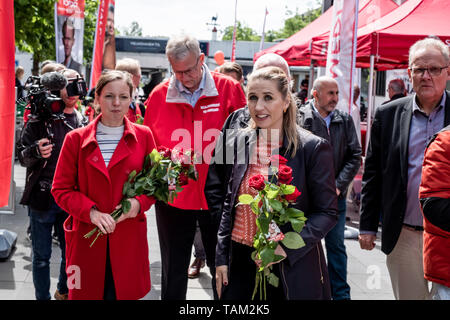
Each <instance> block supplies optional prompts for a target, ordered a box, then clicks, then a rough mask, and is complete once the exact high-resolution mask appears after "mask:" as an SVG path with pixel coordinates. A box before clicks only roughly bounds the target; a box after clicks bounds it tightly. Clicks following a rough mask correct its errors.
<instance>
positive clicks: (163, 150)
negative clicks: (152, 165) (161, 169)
mask: <svg viewBox="0 0 450 320" xmlns="http://www.w3.org/2000/svg"><path fill="white" fill-rule="evenodd" d="M157 150H158V152H159V153H160V154H161V155H162V156H163V157H164V158H170V157H171V155H172V152H171V151H170V149H169V148H167V147H164V146H159V147H158V148H157Z"/></svg>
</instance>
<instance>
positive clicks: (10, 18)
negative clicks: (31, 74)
mask: <svg viewBox="0 0 450 320" xmlns="http://www.w3.org/2000/svg"><path fill="white" fill-rule="evenodd" d="M0 30H4V31H7V32H0V43H1V44H2V49H1V50H0V97H1V98H2V101H1V103H0V130H1V133H0V207H5V206H7V205H8V198H9V193H10V188H11V167H12V162H13V147H14V122H15V121H14V120H15V119H14V116H15V113H14V109H15V103H14V98H15V89H14V87H15V82H14V54H15V42H14V2H13V0H3V1H2V4H1V10H0Z"/></svg>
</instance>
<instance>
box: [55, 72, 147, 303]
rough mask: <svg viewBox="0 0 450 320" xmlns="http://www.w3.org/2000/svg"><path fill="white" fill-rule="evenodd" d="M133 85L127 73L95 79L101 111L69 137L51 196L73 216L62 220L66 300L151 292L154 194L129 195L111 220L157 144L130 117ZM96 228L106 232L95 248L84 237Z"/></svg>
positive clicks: (110, 297) (108, 297) (130, 296)
mask: <svg viewBox="0 0 450 320" xmlns="http://www.w3.org/2000/svg"><path fill="white" fill-rule="evenodd" d="M132 90H133V84H132V82H131V79H130V78H129V76H128V75H127V74H126V73H123V72H121V71H109V72H107V73H105V74H103V75H102V76H101V77H100V79H99V80H98V83H97V86H96V91H95V100H96V103H98V104H99V106H100V109H101V112H102V113H101V114H100V115H99V116H98V117H97V118H96V119H95V120H94V121H93V122H91V123H90V124H89V125H88V126H86V127H84V128H81V130H73V131H71V132H70V134H68V135H67V136H66V139H65V141H64V145H63V147H62V150H61V154H60V157H59V160H58V165H57V167H56V172H55V177H54V182H53V188H52V193H53V196H54V198H55V200H56V202H57V204H58V205H59V206H60V207H61V208H63V209H64V210H65V211H67V212H68V213H69V218H68V219H67V220H66V221H65V223H64V230H65V236H66V246H67V247H66V259H67V264H66V268H67V269H66V271H67V276H68V280H67V284H68V287H69V299H108V300H109V299H113V300H114V299H139V298H142V297H143V296H145V295H146V294H147V293H148V292H149V291H150V266H149V260H148V245H147V222H146V217H145V214H144V212H145V211H147V210H148V209H149V208H150V206H151V205H152V204H153V203H154V201H155V200H154V198H149V197H147V196H138V197H135V198H132V199H130V202H131V209H130V211H129V212H128V213H127V214H124V215H123V216H121V217H120V218H119V220H117V221H114V219H113V218H112V217H111V216H110V213H111V212H113V211H114V209H115V208H116V206H117V205H118V204H119V203H120V201H121V199H122V186H123V184H124V182H125V181H126V180H127V179H128V175H129V174H130V172H132V171H133V170H136V171H137V172H139V171H140V170H141V169H142V167H143V164H144V158H145V156H146V155H147V154H149V153H150V152H151V151H152V150H153V149H154V148H155V142H154V139H153V135H152V132H151V130H150V129H149V128H148V127H145V126H141V125H137V124H134V123H132V122H130V121H129V120H128V119H127V118H126V117H125V114H126V113H127V112H128V107H129V105H130V102H131V96H132ZM96 226H97V227H98V228H99V229H100V230H101V231H102V232H103V233H104V235H103V236H101V237H99V238H98V239H97V241H96V242H95V243H94V245H93V246H92V247H89V245H90V244H91V242H92V240H93V238H90V239H85V238H83V235H85V234H86V233H88V232H89V231H91V230H92V229H93V228H94V227H96Z"/></svg>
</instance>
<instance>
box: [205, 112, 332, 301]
mask: <svg viewBox="0 0 450 320" xmlns="http://www.w3.org/2000/svg"><path fill="white" fill-rule="evenodd" d="M236 113H237V114H236ZM244 117H245V111H244V110H243V109H241V110H238V111H235V112H234V113H233V114H231V115H230V116H229V118H228V119H227V121H226V123H225V125H224V129H223V131H222V134H221V135H220V136H219V139H218V141H217V144H216V150H215V155H214V161H216V162H213V163H212V164H211V165H210V169H209V172H208V178H207V181H206V186H205V195H206V199H207V201H208V206H209V210H210V211H211V214H213V215H214V217H215V218H216V219H217V220H220V226H219V231H218V243H217V248H216V266H219V265H229V263H230V256H231V252H230V251H231V250H230V248H231V231H232V227H233V223H234V216H235V205H236V199H237V196H238V191H239V186H240V185H241V182H242V179H243V177H244V175H245V172H246V171H247V167H248V161H249V150H252V147H251V145H252V144H253V143H255V142H256V131H254V130H253V131H251V132H252V133H251V134H249V132H248V131H247V132H246V131H245V130H238V131H226V130H225V128H231V127H235V128H236V127H239V126H240V125H239V124H240V123H244ZM231 121H233V123H231ZM298 134H299V139H300V142H299V144H300V145H299V149H298V151H297V153H296V155H295V156H294V157H293V158H291V157H290V155H285V157H286V158H287V159H288V163H287V165H288V166H290V167H291V168H292V169H293V172H294V174H293V177H294V180H293V181H292V184H293V185H295V186H296V187H297V188H298V190H299V191H301V192H302V194H301V196H300V197H299V199H298V202H297V203H296V204H295V207H296V208H298V209H300V210H302V211H303V212H304V213H305V216H306V217H307V218H308V220H307V221H306V224H305V227H304V228H303V230H302V232H301V233H300V234H301V236H302V237H303V240H304V241H305V243H306V246H304V247H303V248H300V249H298V250H290V249H287V248H285V247H284V250H285V251H286V253H287V259H285V260H283V261H282V262H281V265H280V271H281V278H280V283H281V284H282V286H283V289H284V292H285V295H286V297H287V298H288V299H329V298H330V288H329V280H328V272H327V267H326V263H325V259H324V255H323V250H322V245H321V239H323V238H324V237H325V235H326V234H327V233H328V231H329V230H331V229H332V228H333V227H334V225H335V224H336V221H337V197H336V191H335V182H334V170H333V167H332V165H331V159H332V151H331V147H330V145H329V143H328V142H326V141H325V140H323V139H321V138H319V137H317V136H315V135H313V134H311V133H309V132H308V131H306V130H303V129H300V128H298ZM243 136H247V139H246V140H245V141H246V143H244V144H243V145H241V144H239V143H236V141H240V139H242V137H243ZM285 148H286V144H283V147H282V148H280V149H279V150H278V151H279V153H280V154H281V155H283V154H284V152H285ZM230 153H231V155H230ZM275 153H276V151H275ZM238 154H245V157H244V158H245V159H244V161H243V162H242V163H240V162H239V161H240V160H242V158H241V157H239V156H238ZM221 159H228V160H230V159H232V160H231V163H229V164H227V163H223V161H220V160H221ZM217 162H219V163H217ZM220 162H222V163H220ZM224 177H225V180H224ZM223 190H225V192H223ZM281 229H282V231H283V232H287V231H291V230H292V229H291V228H290V225H289V226H283V227H282V228H281ZM230 281H233V280H232V279H230Z"/></svg>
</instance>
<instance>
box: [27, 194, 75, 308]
mask: <svg viewBox="0 0 450 320" xmlns="http://www.w3.org/2000/svg"><path fill="white" fill-rule="evenodd" d="M30 218H31V233H32V235H33V237H32V240H31V246H32V250H33V262H32V264H33V284H34V288H35V295H36V300H50V298H51V296H50V257H51V255H52V229H53V225H55V230H56V233H57V236H58V240H59V246H60V248H61V265H60V270H59V279H58V285H57V288H58V291H59V292H60V293H61V294H65V293H68V292H69V290H68V288H67V274H66V241H65V238H64V229H63V223H64V220H65V219H66V218H67V213H66V212H64V211H63V210H62V209H61V208H60V207H58V205H57V204H56V203H55V202H54V201H52V203H51V205H50V208H49V209H48V210H47V211H39V210H34V209H33V208H31V209H30Z"/></svg>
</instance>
